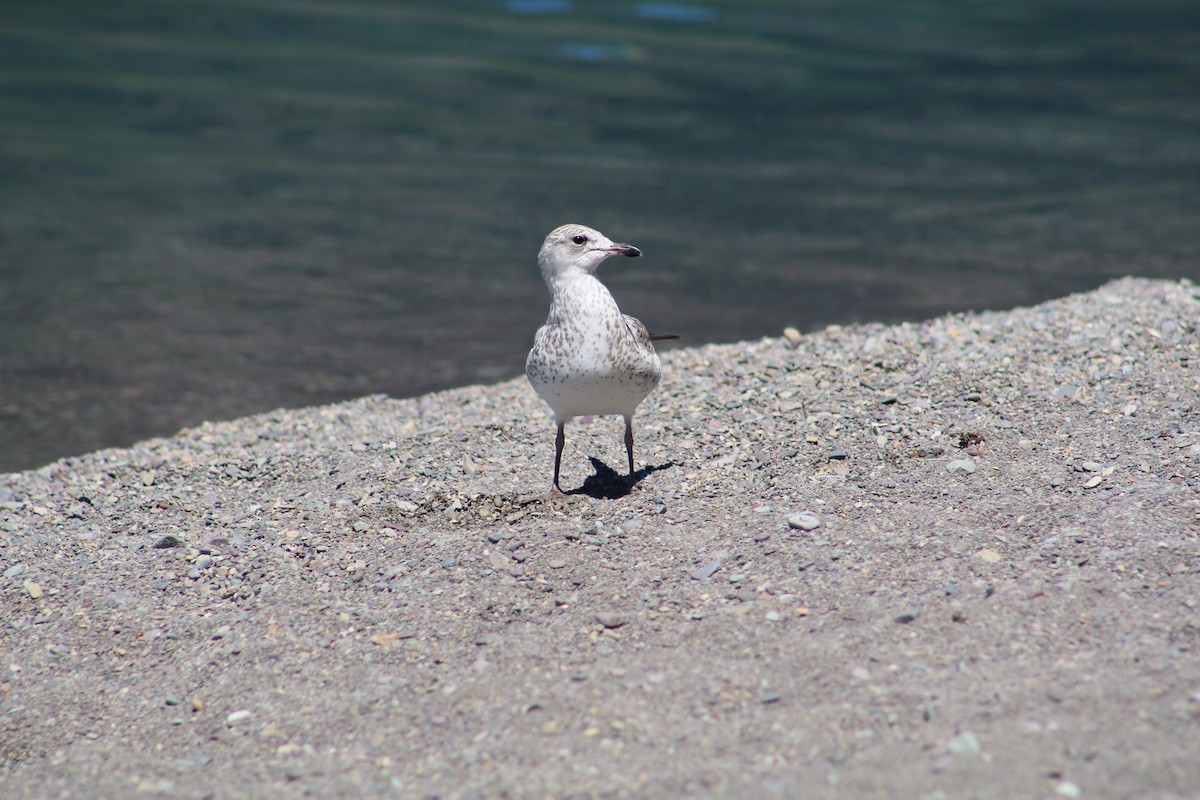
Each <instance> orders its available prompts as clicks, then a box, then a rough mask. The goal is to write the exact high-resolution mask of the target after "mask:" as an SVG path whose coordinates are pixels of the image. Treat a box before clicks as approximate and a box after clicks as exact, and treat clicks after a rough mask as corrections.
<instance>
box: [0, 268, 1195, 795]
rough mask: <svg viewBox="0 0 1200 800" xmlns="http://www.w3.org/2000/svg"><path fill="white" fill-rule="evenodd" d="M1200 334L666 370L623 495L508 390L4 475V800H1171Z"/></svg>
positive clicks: (334, 412) (608, 433)
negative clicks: (561, 448) (1050, 799)
mask: <svg viewBox="0 0 1200 800" xmlns="http://www.w3.org/2000/svg"><path fill="white" fill-rule="evenodd" d="M1198 320H1200V290H1198V289H1197V288H1196V287H1195V286H1194V285H1192V284H1190V283H1188V282H1179V283H1168V282H1160V281H1148V280H1140V279H1124V280H1121V281H1117V282H1115V283H1112V284H1110V285H1108V286H1105V287H1103V288H1101V289H1099V290H1097V291H1095V292H1091V293H1088V294H1083V295H1077V296H1071V297H1067V298H1064V299H1061V300H1057V301H1054V302H1050V303H1046V304H1043V305H1040V306H1037V307H1034V308H1027V309H1017V310H1014V311H1010V312H1004V313H979V314H957V315H952V316H948V317H944V318H941V319H937V320H933V321H929V322H925V323H920V324H903V325H896V326H883V325H863V326H853V327H849V326H847V327H839V326H831V327H829V328H826V329H825V330H823V331H819V332H816V333H812V334H805V335H801V334H799V333H798V332H796V331H794V330H791V331H788V333H787V335H785V336H783V337H781V338H778V339H764V340H762V341H757V342H744V343H740V344H732V345H713V346H705V347H697V348H691V349H682V350H675V351H671V352H669V353H665V354H664V359H663V360H664V365H665V373H666V374H665V377H664V380H663V383H662V386H661V387H660V389H659V390H658V391H657V392H656V393H655V394H653V395H652V396H651V397H650V398H649V400H648V401H647V402H646V403H645V404H644V406H643V408H642V409H641V410H640V412H639V414H638V416H637V418H636V421H635V425H636V427H637V442H638V451H637V453H636V455H637V459H638V463H639V465H640V470H639V473H638V476H637V477H638V481H637V484H636V486H635V487H634V488H633V489H632V491H630V490H628V489H627V487H625V486H624V485H623V484H622V483H621V482H620V481H619V480H616V479H614V477H613V474H612V470H614V469H615V470H617V471H618V472H619V471H621V464H622V463H623V458H624V451H623V448H622V446H621V444H620V435H619V433H620V431H619V425H620V421H619V420H612V419H608V418H605V419H601V420H597V421H596V422H594V423H592V424H579V425H576V426H575V427H574V428H573V431H572V435H571V436H569V437H568V445H567V450H566V452H565V453H564V456H563V472H564V477H563V484H564V486H566V487H572V486H573V487H581V488H582V491H581V492H580V493H576V494H572V495H569V496H567V497H552V496H549V495H547V493H546V490H547V489H548V488H549V484H550V467H551V464H552V458H553V425H552V421H551V419H550V418H549V417H548V415H547V411H546V409H545V408H544V407H543V406H542V404H541V403H540V402H539V401H538V400H537V398H536V397H534V395H533V393H532V392H531V391H530V390H529V388H528V386H527V385H526V384H525V382H524V379H517V380H513V381H510V382H507V383H503V384H499V385H495V386H473V387H467V388H463V389H459V390H454V391H449V392H442V393H438V394H432V395H427V396H424V397H418V398H414V399H409V400H393V399H388V398H385V397H367V398H363V399H361V400H357V401H354V402H349V403H343V404H339V405H332V406H325V407H319V408H307V409H300V410H288V411H277V412H272V413H267V414H261V415H258V416H254V417H248V418H245V419H239V420H235V421H232V422H224V423H213V424H207V423H206V424H204V425H201V426H198V427H196V428H195V429H192V430H185V431H182V432H180V433H179V434H178V435H177V436H175V437H172V438H169V439H157V440H151V441H147V442H143V443H140V444H138V445H135V446H134V447H131V448H129V449H123V450H105V451H100V452H97V453H93V454H90V455H87V456H83V457H78V458H69V459H64V460H62V461H59V462H56V463H54V464H50V465H48V466H46V467H44V468H42V469H39V470H34V471H31V472H26V473H20V474H12V475H5V476H0V498H2V499H0V575H2V576H3V577H2V578H0V608H2V609H3V613H2V616H0V794H2V795H3V796H4V797H5V798H6V799H7V798H54V797H68V796H69V797H120V796H134V795H138V794H148V795H151V796H161V797H178V798H208V797H281V798H287V797H301V796H306V795H317V796H356V795H357V796H395V797H443V798H475V797H495V796H507V797H513V798H521V797H530V798H532V797H546V796H563V797H683V796H707V797H768V796H779V797H787V796H807V797H843V796H844V797H862V796H904V797H922V796H925V797H934V796H950V797H958V796H977V797H1035V796H1041V797H1045V796H1054V795H1056V794H1057V795H1060V796H1067V797H1074V796H1078V797H1101V796H1113V797H1117V796H1140V797H1156V798H1185V797H1191V796H1194V793H1195V787H1196V786H1197V785H1200V759H1198V758H1196V748H1195V742H1196V741H1197V736H1198V735H1200V734H1198V731H1200V657H1198V653H1200V605H1198V604H1200V475H1198V467H1197V464H1200V405H1198V403H1200V400H1198V397H1200V334H1198V331H1197V325H1198ZM589 459H591V460H589ZM955 462H969V463H970V464H971V465H972V466H973V468H974V471H973V473H969V471H962V470H958V469H957V468H952V467H951V465H952V464H954V463H955ZM956 473H957V474H956ZM808 517H811V518H812V519H811V520H809V519H808ZM801 518H803V519H801ZM801 521H803V523H804V524H797V523H800V522H801ZM810 521H818V522H819V525H820V527H819V528H808V527H806V526H807V523H808V522H810ZM773 533H774V534H776V535H772V534H773Z"/></svg>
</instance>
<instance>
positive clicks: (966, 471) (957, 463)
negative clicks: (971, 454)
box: [946, 458, 975, 475]
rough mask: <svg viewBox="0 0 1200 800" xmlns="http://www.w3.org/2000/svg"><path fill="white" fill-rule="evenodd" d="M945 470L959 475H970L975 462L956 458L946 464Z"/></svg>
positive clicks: (973, 469)
mask: <svg viewBox="0 0 1200 800" xmlns="http://www.w3.org/2000/svg"><path fill="white" fill-rule="evenodd" d="M946 470H947V471H948V472H952V473H955V474H959V475H970V474H971V473H972V472H974V471H975V462H974V461H972V460H971V459H969V458H958V459H955V460H954V461H951V462H950V463H949V464H947V465H946Z"/></svg>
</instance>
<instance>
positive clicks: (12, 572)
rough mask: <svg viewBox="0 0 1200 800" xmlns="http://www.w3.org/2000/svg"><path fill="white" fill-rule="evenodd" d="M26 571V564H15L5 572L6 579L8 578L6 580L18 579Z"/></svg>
mask: <svg viewBox="0 0 1200 800" xmlns="http://www.w3.org/2000/svg"><path fill="white" fill-rule="evenodd" d="M24 571H25V565H24V564H13V565H12V566H11V567H9V568H8V569H6V570H4V577H6V578H15V577H17V576H18V575H20V574H21V573H22V572H24Z"/></svg>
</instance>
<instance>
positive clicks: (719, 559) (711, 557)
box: [691, 550, 730, 581]
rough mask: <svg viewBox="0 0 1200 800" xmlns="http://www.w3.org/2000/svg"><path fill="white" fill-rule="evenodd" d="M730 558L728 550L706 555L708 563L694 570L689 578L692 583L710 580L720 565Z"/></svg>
mask: <svg viewBox="0 0 1200 800" xmlns="http://www.w3.org/2000/svg"><path fill="white" fill-rule="evenodd" d="M729 558H730V555H729V551H728V550H716V551H714V552H712V553H709V554H708V561H706V562H705V563H704V564H703V565H701V566H700V567H698V568H697V569H696V570H694V571H693V572H692V574H691V578H692V580H694V581H702V580H707V579H708V578H711V577H712V576H713V575H714V574H715V573H716V571H717V570H719V569H720V568H721V567H722V565H724V564H725V562H726V561H728V560H729Z"/></svg>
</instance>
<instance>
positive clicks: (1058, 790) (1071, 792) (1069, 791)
mask: <svg viewBox="0 0 1200 800" xmlns="http://www.w3.org/2000/svg"><path fill="white" fill-rule="evenodd" d="M1054 793H1055V794H1056V795H1059V796H1060V797H1071V798H1075V797H1080V796H1082V794H1083V793H1082V792H1081V791H1080V790H1079V787H1078V786H1076V785H1075V784H1073V783H1071V782H1070V781H1059V783H1058V785H1057V786H1055V787H1054Z"/></svg>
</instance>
